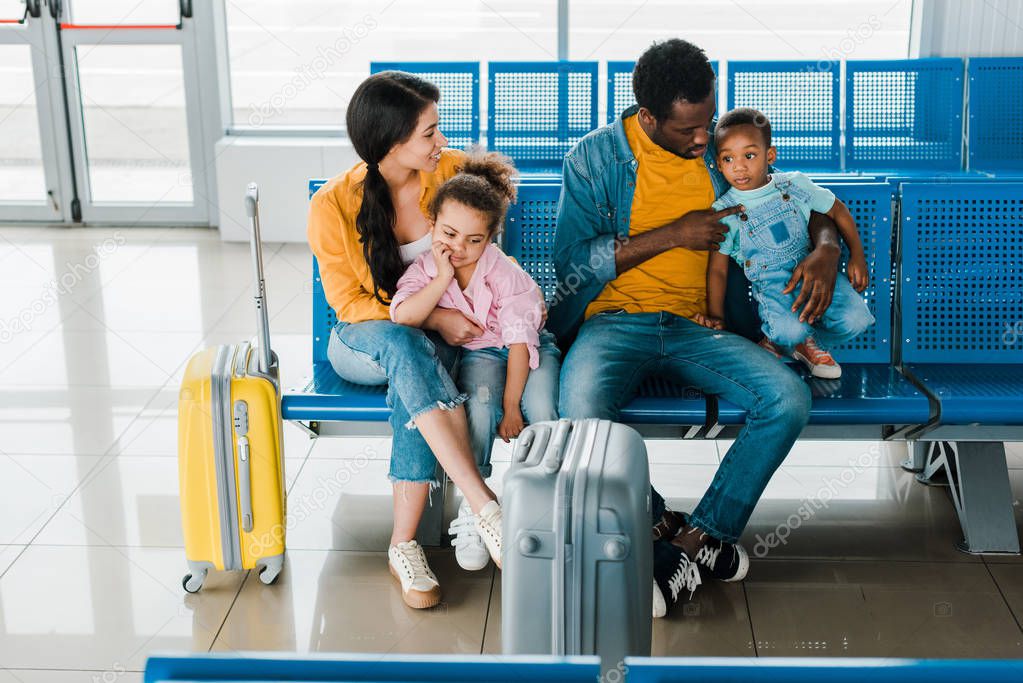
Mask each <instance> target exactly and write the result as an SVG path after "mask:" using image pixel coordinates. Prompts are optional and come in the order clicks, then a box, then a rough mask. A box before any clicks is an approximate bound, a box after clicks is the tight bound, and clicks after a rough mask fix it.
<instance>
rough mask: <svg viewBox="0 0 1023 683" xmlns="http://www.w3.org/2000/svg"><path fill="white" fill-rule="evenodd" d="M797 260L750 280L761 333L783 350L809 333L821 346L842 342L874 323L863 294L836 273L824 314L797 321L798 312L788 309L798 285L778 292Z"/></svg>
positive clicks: (796, 292) (797, 290)
mask: <svg viewBox="0 0 1023 683" xmlns="http://www.w3.org/2000/svg"><path fill="white" fill-rule="evenodd" d="M796 265H798V261H793V262H791V263H788V264H785V265H784V266H783V267H781V268H778V269H776V270H771V271H769V272H767V273H764V274H763V275H760V276H759V277H757V279H756V280H755V281H754V282H753V298H754V299H755V300H756V302H757V308H758V311H759V313H760V319H761V320H762V321H763V325H762V327H761V329H762V330H763V332H764V336H766V337H767V338H768V339H770V340H771V341H772V342H774V343H775V344H777V345H778V346H781V347H783V348H786V349H790V350H791V349H792V347H794V346H795V345H797V344H802V343H803V342H804V341H806V338H807V337H809V336H811V335H813V337H814V339H816V340H817V341H819V342H820V343H821V345H822V346H824V347H825V348H827V347H830V346H837V345H838V344H843V343H845V342H847V341H849V340H850V339H852V338H854V337H856V336H859V335H860V334H862V333H863V332H864V331H866V329H867V328H868V327H870V326H871V325H873V324H874V316H873V315H871V314H870V311H869V310H868V309H867V304H866V302H864V301H863V296H861V295H860V294H858V293H857V292H856V290H855V289H853V287H852V285H851V284H849V280H848V278H846V277H845V276H844V275H842V274H841V273H839V275H838V279H837V280H836V281H835V291H834V294H833V295H832V298H831V305H830V306H828V310H826V311H824V317H823V318H821V320H820V321H819V322H817V323H815V324H813V325H809V324H807V323H804V322H800V321H799V312H793V311H792V304H793V303H795V301H796V296H797V295H798V294H799V291H800V289H801V287H796V288H795V289H794V290H793V291H792V292H790V293H788V294H782V290H783V289H785V285H786V284H788V281H789V279H790V278H791V277H792V269H793V268H795V266H796Z"/></svg>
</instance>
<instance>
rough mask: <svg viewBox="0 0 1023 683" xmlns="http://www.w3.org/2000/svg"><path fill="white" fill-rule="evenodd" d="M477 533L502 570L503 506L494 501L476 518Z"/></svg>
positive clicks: (485, 506) (484, 507)
mask: <svg viewBox="0 0 1023 683" xmlns="http://www.w3.org/2000/svg"><path fill="white" fill-rule="evenodd" d="M476 531H478V532H479V535H480V538H482V539H483V543H485V544H486V546H487V551H488V552H489V553H490V558H491V559H492V560H493V561H494V564H496V565H497V568H498V569H500V568H501V506H500V504H498V502H497V501H496V500H492V501H490V502H489V503H487V504H486V505H484V506H483V509H482V510H480V513H479V515H477V516H476Z"/></svg>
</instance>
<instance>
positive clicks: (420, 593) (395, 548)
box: [387, 541, 440, 609]
mask: <svg viewBox="0 0 1023 683" xmlns="http://www.w3.org/2000/svg"><path fill="white" fill-rule="evenodd" d="M387 564H388V566H389V567H390V569H391V574H393V575H394V577H395V578H396V579H398V581H400V582H401V597H402V599H404V600H405V604H406V605H408V606H409V607H411V608H413V609H426V608H427V607H433V606H434V605H436V604H438V603H439V602H440V582H439V581H437V577H436V576H434V574H433V571H432V570H431V569H430V565H429V564H427V563H426V553H424V552H423V547H422V546H421V545H419V544H418V543H416V542H415V541H406V542H404V543H399V544H398V545H392V546H391V547H390V548H388V550H387Z"/></svg>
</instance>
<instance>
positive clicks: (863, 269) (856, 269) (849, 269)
mask: <svg viewBox="0 0 1023 683" xmlns="http://www.w3.org/2000/svg"><path fill="white" fill-rule="evenodd" d="M845 274H846V275H848V276H849V283H850V284H851V285H852V286H853V289H855V290H856V291H857V292H862V291H863V290H864V289H866V288H867V284H868V283H869V282H870V271H869V270H868V269H867V259H866V258H865V257H864V256H863V254H859V255H858V256H852V257H850V259H849V264H848V265H847V266H846V267H845Z"/></svg>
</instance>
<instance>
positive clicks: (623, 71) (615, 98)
mask: <svg viewBox="0 0 1023 683" xmlns="http://www.w3.org/2000/svg"><path fill="white" fill-rule="evenodd" d="M710 67H711V68H712V69H714V75H715V77H716V76H717V74H718V63H717V61H716V60H712V61H711V63H710ZM634 68H636V62H608V63H607V122H608V123H611V122H613V121H614V120H615V119H616V118H618V117H619V116H620V115H621V113H622V112H623V111H625V110H626V109H628V108H629V107H631V106H632V105H634V104H636V95H635V93H634V92H633V90H632V70H633V69H634ZM715 87H716V85H715ZM714 92H715V94H716V93H717V90H716V89H715V91H714ZM715 99H716V98H715Z"/></svg>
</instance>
